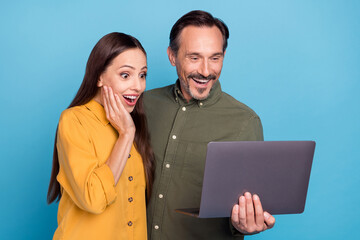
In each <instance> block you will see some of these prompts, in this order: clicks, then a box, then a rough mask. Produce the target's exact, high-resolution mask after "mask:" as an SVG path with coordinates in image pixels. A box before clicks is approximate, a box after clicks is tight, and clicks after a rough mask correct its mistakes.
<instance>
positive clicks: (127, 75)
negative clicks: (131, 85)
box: [120, 73, 129, 79]
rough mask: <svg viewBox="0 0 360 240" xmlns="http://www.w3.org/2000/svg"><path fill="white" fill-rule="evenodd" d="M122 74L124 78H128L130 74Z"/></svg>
mask: <svg viewBox="0 0 360 240" xmlns="http://www.w3.org/2000/svg"><path fill="white" fill-rule="evenodd" d="M120 76H121V77H122V78H124V79H127V78H128V77H129V74H127V73H121V74H120Z"/></svg>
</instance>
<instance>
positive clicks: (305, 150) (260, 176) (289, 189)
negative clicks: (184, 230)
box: [175, 141, 315, 218]
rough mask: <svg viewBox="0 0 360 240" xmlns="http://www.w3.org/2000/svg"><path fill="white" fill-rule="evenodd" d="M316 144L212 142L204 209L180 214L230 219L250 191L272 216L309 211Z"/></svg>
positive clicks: (188, 210) (184, 211) (206, 172)
mask: <svg viewBox="0 0 360 240" xmlns="http://www.w3.org/2000/svg"><path fill="white" fill-rule="evenodd" d="M314 151H315V142H314V141H240V142H210V143H209V144H208V146H207V154H206V163H205V172H204V180H203V187H202V194H201V202H200V208H192V209H176V210H175V211H177V212H179V213H183V214H187V215H190V216H194V217H198V218H216V217H230V216H231V211H232V208H233V206H234V205H235V204H237V203H238V199H239V197H240V196H241V195H242V194H244V193H245V192H250V193H252V194H255V193H256V194H258V195H259V197H260V200H261V203H262V207H263V209H264V211H268V212H269V213H270V214H272V215H276V214H295V213H302V212H303V211H304V209H305V201H306V195H307V190H308V185H309V178H310V171H311V166H312V161H313V157H314Z"/></svg>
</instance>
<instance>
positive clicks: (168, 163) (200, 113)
mask: <svg viewBox="0 0 360 240" xmlns="http://www.w3.org/2000/svg"><path fill="white" fill-rule="evenodd" d="M228 37H229V31H228V28H227V26H226V25H225V24H224V23H223V22H222V21H221V20H219V19H216V18H213V16H212V15H211V14H209V13H207V12H203V11H192V12H189V13H187V14H186V15H184V16H183V17H181V18H180V19H179V20H178V21H177V22H176V23H175V25H174V26H173V28H172V30H171V33H170V46H169V48H168V50H167V53H168V56H169V60H170V63H171V64H172V65H173V66H175V67H176V71H177V74H178V77H179V79H178V80H177V82H176V83H175V84H174V85H170V86H167V87H164V88H159V89H154V90H151V91H148V92H146V93H145V96H144V98H145V99H144V103H145V110H146V114H147V117H148V124H149V129H150V135H151V141H152V146H153V150H154V154H155V159H156V171H155V182H154V188H153V189H154V190H153V193H152V198H151V200H150V202H149V205H148V212H147V214H148V234H149V238H150V239H243V236H244V235H246V234H253V233H258V232H261V231H264V230H266V229H268V228H271V227H273V225H274V223H275V218H274V217H273V216H271V215H270V214H269V213H267V212H263V210H262V207H261V202H260V199H259V197H258V196H257V195H254V196H251V194H250V193H246V194H245V195H244V196H241V197H240V198H239V204H237V205H235V206H234V208H233V211H232V215H231V218H230V219H229V218H209V219H198V218H194V217H190V216H186V215H183V214H180V213H177V212H175V209H179V208H194V207H199V206H200V197H201V189H202V179H203V174H204V165H205V156H206V146H207V144H208V142H210V141H252V140H263V133H262V126H261V122H260V119H259V117H258V116H257V115H256V113H255V112H254V111H252V110H251V109H250V108H249V107H247V106H246V105H244V104H242V103H240V102H238V101H236V100H235V99H234V98H232V97H231V96H229V95H227V94H226V93H224V92H222V91H221V87H220V83H219V81H218V79H219V77H220V73H221V69H222V64H223V59H224V56H225V51H226V47H227V39H228ZM219 180H221V179H219ZM229 217H230V216H229Z"/></svg>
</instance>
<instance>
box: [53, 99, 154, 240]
mask: <svg viewBox="0 0 360 240" xmlns="http://www.w3.org/2000/svg"><path fill="white" fill-rule="evenodd" d="M117 138H118V133H117V131H116V130H115V129H114V128H113V127H112V126H111V124H110V123H109V121H108V120H107V118H106V115H105V111H104V108H103V107H102V106H101V105H100V104H99V103H97V102H96V101H94V100H91V101H90V102H89V103H87V104H85V105H82V106H77V107H73V108H69V109H66V110H65V111H64V112H63V113H62V114H61V117H60V121H59V128H58V137H57V149H58V156H59V164H60V170H59V174H58V176H57V180H58V181H59V183H60V185H61V190H62V197H61V199H60V202H59V209H58V228H57V229H56V231H55V235H54V239H76V240H78V239H86V240H89V239H96V240H98V239H105V240H106V239H122V240H124V239H146V238H147V236H146V235H147V233H146V203H145V187H146V183H145V172H144V166H143V162H142V158H141V156H140V154H139V153H138V152H137V151H136V149H135V147H134V145H133V146H132V148H131V152H130V155H129V159H128V160H127V162H126V165H125V168H124V170H123V172H122V174H121V176H120V179H119V181H118V183H117V185H115V181H114V177H113V174H112V172H111V170H110V168H109V167H108V166H107V165H106V164H105V162H106V161H107V159H108V158H109V156H110V153H111V151H112V148H113V146H114V144H115V141H116V140H117Z"/></svg>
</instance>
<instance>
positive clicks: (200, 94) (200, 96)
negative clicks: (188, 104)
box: [191, 90, 210, 101]
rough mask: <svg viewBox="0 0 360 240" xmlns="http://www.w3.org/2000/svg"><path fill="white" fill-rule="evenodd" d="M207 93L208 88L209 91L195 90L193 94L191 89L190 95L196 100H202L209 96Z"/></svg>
mask: <svg viewBox="0 0 360 240" xmlns="http://www.w3.org/2000/svg"><path fill="white" fill-rule="evenodd" d="M209 93H210V90H209V91H207V90H205V91H201V90H200V91H198V90H196V91H195V94H194V92H193V91H191V96H192V98H194V99H196V100H199V101H202V100H205V99H207V98H208V97H209Z"/></svg>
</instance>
